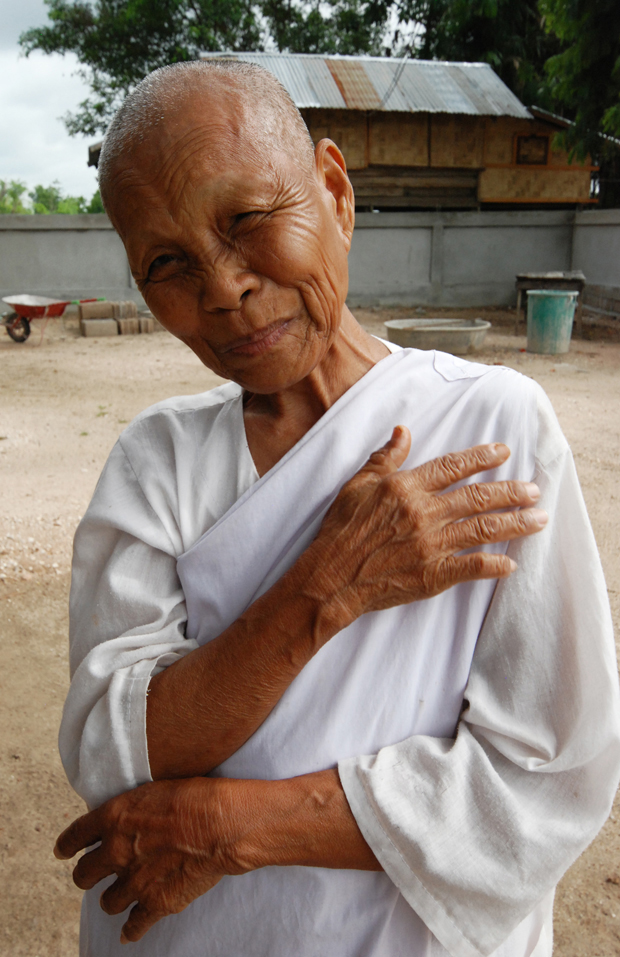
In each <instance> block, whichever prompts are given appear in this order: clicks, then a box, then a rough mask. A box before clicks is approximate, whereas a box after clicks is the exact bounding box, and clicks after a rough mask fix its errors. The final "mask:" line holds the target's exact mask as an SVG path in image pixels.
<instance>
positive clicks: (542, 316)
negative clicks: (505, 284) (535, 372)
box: [527, 289, 579, 356]
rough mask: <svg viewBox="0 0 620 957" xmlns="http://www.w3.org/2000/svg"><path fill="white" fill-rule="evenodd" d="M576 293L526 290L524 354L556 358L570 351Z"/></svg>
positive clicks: (557, 290) (553, 290)
mask: <svg viewBox="0 0 620 957" xmlns="http://www.w3.org/2000/svg"><path fill="white" fill-rule="evenodd" d="M578 295H579V293H577V292H574V291H570V290H565V289H528V290H527V351H528V352H538V353H543V354H545V355H552V356H557V355H560V354H561V353H562V352H568V350H569V349H570V337H571V332H572V331H573V319H574V318H575V305H576V303H577V296H578Z"/></svg>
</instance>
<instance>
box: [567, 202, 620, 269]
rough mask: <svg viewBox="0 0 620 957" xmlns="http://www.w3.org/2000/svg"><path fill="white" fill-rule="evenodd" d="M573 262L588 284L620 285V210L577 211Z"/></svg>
mask: <svg viewBox="0 0 620 957" xmlns="http://www.w3.org/2000/svg"><path fill="white" fill-rule="evenodd" d="M572 261H573V269H581V270H582V272H583V273H584V274H585V276H586V279H587V280H588V282H589V283H593V284H594V285H597V286H612V287H613V286H616V287H617V286H620V209H589V210H587V211H585V212H581V213H576V214H575V228H574V232H573V260H572Z"/></svg>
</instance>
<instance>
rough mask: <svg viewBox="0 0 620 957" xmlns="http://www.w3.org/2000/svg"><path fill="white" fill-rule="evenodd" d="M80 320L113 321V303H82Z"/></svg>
mask: <svg viewBox="0 0 620 957" xmlns="http://www.w3.org/2000/svg"><path fill="white" fill-rule="evenodd" d="M79 309H80V319H84V320H85V319H114V318H115V315H114V303H113V302H83V303H81V304H80V307H79Z"/></svg>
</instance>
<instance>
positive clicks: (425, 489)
mask: <svg viewBox="0 0 620 957" xmlns="http://www.w3.org/2000/svg"><path fill="white" fill-rule="evenodd" d="M215 86H216V87H217V84H215ZM260 119H261V117H260V108H259V106H257V103H256V101H252V98H251V96H249V94H247V92H246V94H243V93H242V92H241V93H240V92H239V91H235V89H234V84H233V88H232V89H231V88H230V86H228V87H227V88H223V87H221V88H216V89H215V91H213V88H212V89H211V92H210V93H209V96H206V94H205V92H204V91H202V93H201V95H200V96H199V97H198V96H195V97H194V98H191V97H190V98H189V99H186V100H185V101H184V102H183V103H181V104H180V106H179V108H178V110H176V112H175V111H171V112H170V115H169V116H168V118H167V120H166V122H165V123H164V124H163V126H160V127H159V128H158V130H157V138H156V141H155V138H154V139H153V140H152V141H149V142H147V143H146V144H143V145H142V147H141V148H140V150H137V151H136V152H134V153H133V154H132V155H130V156H129V157H127V156H124V157H123V158H122V160H120V159H119V160H118V163H117V169H116V172H115V177H114V181H113V188H112V189H111V190H110V189H109V190H108V194H107V195H106V196H105V197H104V198H105V200H106V203H107V205H108V209H109V212H110V215H111V217H112V220H113V222H114V224H115V226H116V228H117V230H118V232H119V234H120V235H121V237H122V239H123V241H124V243H125V246H126V249H127V253H128V256H129V261H130V264H131V268H132V271H133V274H134V276H135V278H136V281H137V283H138V286H139V288H140V290H141V291H142V293H143V295H144V298H145V299H146V301H147V303H148V305H149V307H150V308H151V310H152V312H153V313H154V315H156V316H157V318H158V319H159V320H160V321H161V322H162V323H163V324H164V325H165V326H166V327H167V328H168V329H169V330H170V331H171V332H172V333H173V334H174V335H175V336H177V337H178V338H180V339H181V340H182V341H184V342H185V343H187V345H188V346H189V347H190V348H191V349H192V350H193V351H194V352H195V353H196V355H198V356H199V358H200V359H201V360H202V361H203V362H204V363H205V365H206V366H208V367H209V368H210V369H212V370H213V371H214V372H217V373H218V374H219V375H222V376H225V377H227V378H231V379H233V380H234V381H236V382H238V383H239V384H240V385H242V386H243V387H244V389H245V396H244V420H245V427H246V434H247V439H248V444H249V447H250V451H251V453H252V455H253V457H254V461H255V463H256V466H257V469H258V471H259V473H260V474H263V473H265V472H266V471H268V469H269V468H271V467H272V466H273V465H274V464H275V462H277V461H278V460H279V459H280V458H281V457H282V455H284V454H285V453H286V451H288V449H290V448H291V447H292V446H293V445H294V444H295V443H296V442H297V441H298V440H299V439H300V438H301V436H303V435H304V434H305V432H306V431H307V430H308V429H309V428H311V426H312V425H313V424H314V423H315V422H316V421H317V420H318V419H319V418H320V416H321V415H322V414H323V413H324V412H325V411H326V409H328V408H329V407H330V406H331V405H332V404H333V403H334V402H335V401H336V400H337V399H338V398H339V397H340V396H341V395H342V394H343V393H344V392H345V391H346V390H347V389H348V388H350V386H351V385H353V383H354V382H356V381H357V380H358V379H359V378H360V377H361V376H362V375H364V374H365V373H366V372H367V371H368V370H369V369H370V368H371V367H372V366H373V365H374V364H375V363H376V362H377V361H380V360H381V359H382V358H383V357H384V356H385V355H386V349H385V347H384V346H383V345H382V344H381V343H380V342H379V341H378V340H376V339H373V338H371V337H370V336H368V335H367V334H366V333H365V332H364V331H363V330H362V329H361V328H360V327H359V325H358V324H357V323H356V322H355V320H354V318H353V316H352V315H351V313H350V312H349V310H348V309H347V307H346V305H345V298H346V292H347V281H348V280H347V254H348V251H349V248H350V243H351V235H352V231H353V219H354V215H353V212H354V206H353V193H352V189H351V186H350V183H349V180H348V178H347V176H346V170H345V165H344V161H343V159H342V155H341V154H340V151H339V150H338V149H337V147H336V146H335V145H334V144H333V143H331V142H330V141H329V140H323V141H322V142H321V143H320V144H319V145H318V147H317V149H316V156H315V162H314V168H312V169H308V168H306V166H305V165H304V163H303V162H301V161H300V160H299V157H296V156H295V155H294V152H290V151H287V150H286V149H283V148H282V147H281V145H279V144H278V143H271V144H270V143H269V142H268V141H266V140H265V136H264V134H263V132H261V130H262V127H261V122H260ZM388 424H391V425H393V426H398V424H397V423H386V425H388ZM410 441H411V440H410V435H409V432H408V430H407V429H406V428H405V427H403V426H398V427H396V428H395V429H394V433H393V435H392V438H391V439H390V441H389V442H388V443H387V444H386V446H385V447H384V448H383V449H381V450H378V451H377V452H375V453H374V454H373V455H372V456H371V458H370V460H369V462H368V463H367V464H366V466H365V467H364V468H363V469H361V470H360V472H359V473H358V474H357V475H356V476H354V478H353V479H352V480H351V481H350V482H348V483H347V484H346V485H345V486H344V488H343V489H342V491H341V492H340V494H339V495H338V497H337V498H336V500H335V502H334V504H333V505H332V507H331V509H330V511H329V512H328V514H327V516H326V518H325V520H324V522H323V525H322V528H321V530H320V532H319V534H318V536H317V538H316V539H315V541H314V542H313V543H312V545H311V546H310V548H309V549H308V550H307V551H306V552H305V553H304V554H303V555H302V556H301V557H300V559H299V560H298V562H297V563H296V564H295V565H294V566H293V567H292V568H291V569H290V570H289V572H287V573H286V574H285V575H284V576H283V578H282V579H281V580H280V581H279V582H277V583H276V585H274V586H273V588H272V589H270V591H269V592H267V593H266V594H265V595H263V596H262V598H260V599H259V600H258V601H257V602H255V603H254V604H253V605H252V606H251V607H250V608H249V609H248V610H247V611H246V612H245V613H244V614H243V615H242V616H241V618H240V619H239V620H238V621H237V622H235V623H234V624H233V625H231V626H230V628H228V629H227V630H226V631H225V632H224V633H223V634H222V635H220V636H219V638H217V639H215V640H214V641H211V642H209V643H208V644H206V645H204V646H203V647H201V648H199V649H197V650H196V651H193V652H191V653H190V654H188V655H186V656H185V657H184V658H182V659H181V660H180V661H178V662H177V663H176V664H174V665H172V666H171V667H169V668H167V669H166V670H165V671H163V672H162V673H161V674H159V675H157V676H156V677H155V678H153V679H152V680H151V684H150V688H149V695H148V698H147V737H148V748H149V760H150V764H151V772H152V775H153V778H154V783H151V784H147V785H143V786H142V787H140V788H137V789H135V790H134V791H130V792H128V793H127V794H123V795H119V796H118V797H116V798H114V799H113V800H112V801H109V802H108V803H107V804H105V805H103V807H102V808H99V809H97V810H95V811H93V812H91V813H90V814H87V815H85V816H84V817H82V818H79V819H78V821H76V822H74V823H73V824H72V825H71V826H70V827H69V828H68V829H67V830H66V831H65V832H64V833H63V834H62V835H61V836H60V838H59V839H58V843H57V846H56V851H55V852H56V854H57V856H59V857H62V858H69V857H72V856H73V855H74V854H75V853H77V851H79V850H80V849H82V848H84V847H89V846H91V845H92V844H93V843H95V842H97V841H101V842H102V843H101V845H100V847H98V848H97V849H95V850H91V851H90V852H89V853H87V854H86V855H84V857H82V858H81V860H80V861H79V863H78V864H77V866H76V869H75V872H74V879H75V881H76V883H77V884H78V886H79V887H82V888H89V887H92V886H94V885H95V884H96V883H98V882H99V881H100V880H101V879H103V878H104V877H107V876H109V875H111V874H116V875H117V880H116V882H115V883H114V884H113V885H112V886H111V887H110V888H109V889H108V890H106V891H105V893H104V894H103V897H102V907H103V908H104V910H106V911H107V912H108V913H110V914H117V913H121V912H122V911H123V910H125V909H126V908H127V907H128V906H129V905H130V904H132V903H134V902H137V903H136V904H135V906H134V908H133V910H132V911H131V913H130V915H129V917H128V920H127V922H126V923H125V925H124V927H123V937H122V940H123V941H127V940H138V939H140V937H142V936H143V935H144V934H145V933H146V931H147V930H148V929H149V927H151V926H152V925H153V924H154V923H155V922H156V921H157V920H159V919H160V918H161V917H163V916H165V915H167V914H174V913H177V912H179V911H180V910H182V909H183V908H184V907H186V906H187V905H188V904H189V903H190V902H191V901H192V900H194V899H195V898H196V897H197V896H199V895H200V894H204V893H206V892H207V891H208V890H209V889H210V888H211V887H213V886H214V885H215V884H216V883H217V882H218V881H219V880H220V878H221V877H222V876H223V875H224V874H242V873H245V872H247V871H248V870H251V869H253V868H256V867H263V866H266V865H273V864H275V865H288V864H302V865H303V864H305V865H311V866H320V867H345V868H346V867H351V868H358V869H380V865H379V864H378V862H377V860H376V858H375V857H374V854H373V853H372V851H371V849H370V848H369V847H368V845H367V844H366V842H365V840H364V838H363V837H362V835H361V832H360V831H359V828H358V826H357V823H356V821H355V819H354V817H353V815H352V813H351V811H350V809H349V806H348V804H347V801H346V798H345V796H344V792H343V790H342V787H341V785H340V781H339V778H338V773H337V771H336V770H326V771H322V772H319V773H317V774H309V775H304V776H302V777H300V778H296V779H292V780H290V781H278V782H269V781H267V782H265V781H232V780H226V779H205V778H204V777H201V776H202V775H204V774H206V773H208V772H209V771H210V770H212V769H213V768H214V767H216V766H217V765H218V764H220V763H221V762H222V761H224V760H225V759H226V758H227V757H229V756H230V755H231V754H233V753H234V752H235V751H236V750H237V749H238V748H239V747H241V745H242V744H243V743H244V742H245V741H246V740H247V739H248V738H249V737H250V735H251V734H252V733H253V732H254V731H255V730H256V728H257V727H258V726H259V725H260V724H261V723H262V722H263V721H264V720H265V718H266V717H267V715H268V714H269V713H270V711H271V710H272V708H273V707H274V706H275V704H276V703H277V702H278V700H279V699H280V697H281V696H282V694H283V693H284V691H285V690H286V688H287V687H288V686H289V685H290V683H291V682H292V681H293V679H294V678H295V676H296V675H297V674H299V672H300V671H301V669H302V668H303V667H304V665H305V664H306V663H307V662H308V661H309V660H310V659H311V658H312V656H313V655H314V654H315V653H316V652H317V651H318V650H319V648H321V647H322V645H323V644H325V642H327V641H329V640H330V638H332V637H333V636H334V635H335V634H336V633H337V632H338V631H339V630H340V629H342V628H343V627H346V626H347V625H348V624H350V623H351V622H352V621H354V620H355V619H356V618H357V617H358V616H360V615H362V614H364V613H365V612H368V611H373V610H380V609H384V608H389V607H392V606H394V605H398V604H403V603H407V602H412V601H419V600H423V599H425V598H428V597H430V596H432V595H436V594H439V593H440V592H442V591H444V590H445V589H447V588H450V587H452V586H453V585H455V584H457V583H458V582H463V581H471V580H476V579H484V578H502V577H506V576H507V575H509V574H511V572H512V571H513V570H514V567H515V566H514V563H513V562H512V561H511V560H510V559H509V558H508V557H507V556H504V555H493V554H489V553H483V552H475V551H474V552H473V553H472V552H470V553H469V554H467V555H461V554H459V553H460V552H462V551H463V550H464V549H471V548H474V549H475V548H476V546H480V545H482V544H486V543H489V542H500V541H508V540H510V539H514V538H517V537H520V536H523V535H529V534H533V533H536V532H538V531H540V530H541V529H542V528H543V527H544V524H545V522H546V516H545V513H544V512H541V511H540V510H539V509H535V508H533V507H532V506H534V505H535V503H536V501H537V499H538V497H539V492H538V489H537V488H536V486H535V485H532V484H529V483H525V482H518V481H513V482H495V483H488V484H484V483H476V484H473V485H467V486H465V487H463V488H460V489H458V490H454V491H451V492H450V491H446V490H448V489H449V488H450V486H451V485H453V484H454V483H456V482H458V481H459V480H460V479H463V478H468V477H471V476H473V475H476V474H477V473H479V472H482V471H484V470H486V469H492V468H496V467H497V466H498V465H500V464H501V463H502V462H504V461H505V460H506V459H507V457H508V455H509V454H510V452H509V450H508V449H507V448H506V446H504V445H501V444H498V445H494V446H479V447H477V448H474V449H469V450H466V451H464V452H458V453H455V454H453V455H448V456H444V457H443V458H441V459H437V460H436V461H434V462H431V463H428V464H427V465H424V466H422V467H420V468H418V469H415V470H413V471H409V472H407V471H405V472H402V471H399V470H400V467H401V466H402V464H403V463H404V461H405V459H406V457H407V454H408V451H409V447H410ZM506 509H510V511H506ZM515 509H516V510H515ZM174 779H176V780H174Z"/></svg>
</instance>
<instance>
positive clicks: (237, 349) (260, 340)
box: [218, 319, 293, 356]
mask: <svg viewBox="0 0 620 957" xmlns="http://www.w3.org/2000/svg"><path fill="white" fill-rule="evenodd" d="M292 321H293V320H292V319H280V320H278V321H277V322H272V323H271V324H270V325H268V326H265V328H264V329H259V330H258V331H257V332H255V333H253V334H252V335H251V336H243V337H242V338H241V339H235V340H234V341H233V342H229V343H228V345H225V346H222V347H221V348H220V349H218V352H219V353H220V354H227V355H233V356H258V355H261V353H263V352H268V351H269V350H270V349H272V348H273V347H274V346H275V345H276V343H277V342H279V341H280V339H281V338H282V336H284V335H285V334H286V331H287V329H288V327H289V325H290V324H291V322H292Z"/></svg>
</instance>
